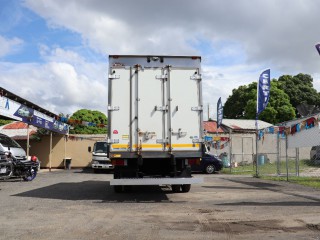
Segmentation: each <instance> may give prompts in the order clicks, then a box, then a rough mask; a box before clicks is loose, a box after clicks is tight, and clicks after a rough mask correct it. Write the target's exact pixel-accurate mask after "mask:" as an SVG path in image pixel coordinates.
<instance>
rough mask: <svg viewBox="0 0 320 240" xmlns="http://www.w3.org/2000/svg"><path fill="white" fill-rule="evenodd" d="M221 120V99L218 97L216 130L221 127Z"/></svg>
mask: <svg viewBox="0 0 320 240" xmlns="http://www.w3.org/2000/svg"><path fill="white" fill-rule="evenodd" d="M222 119H223V106H222V102H221V97H220V98H219V100H218V103H217V129H218V128H219V127H220V126H221V123H222Z"/></svg>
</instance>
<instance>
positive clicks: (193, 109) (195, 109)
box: [191, 106, 203, 111]
mask: <svg viewBox="0 0 320 240" xmlns="http://www.w3.org/2000/svg"><path fill="white" fill-rule="evenodd" d="M202 110H203V107H202V106H197V107H191V111H202Z"/></svg>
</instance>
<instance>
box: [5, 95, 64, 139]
mask: <svg viewBox="0 0 320 240" xmlns="http://www.w3.org/2000/svg"><path fill="white" fill-rule="evenodd" d="M0 115H1V116H5V117H8V118H11V119H14V120H18V121H21V122H24V123H28V124H30V125H33V126H36V127H41V128H44V129H47V130H50V131H53V132H57V133H60V134H67V133H68V124H66V123H62V122H60V121H57V120H56V119H54V118H52V117H49V116H47V115H45V114H43V113H41V112H39V111H36V110H34V109H32V108H29V107H27V106H25V105H23V104H21V103H18V102H15V101H13V100H11V99H8V98H6V97H0Z"/></svg>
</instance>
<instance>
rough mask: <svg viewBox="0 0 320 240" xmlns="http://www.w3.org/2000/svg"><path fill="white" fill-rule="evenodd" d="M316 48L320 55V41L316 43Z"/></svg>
mask: <svg viewBox="0 0 320 240" xmlns="http://www.w3.org/2000/svg"><path fill="white" fill-rule="evenodd" d="M316 49H317V51H318V53H319V55H320V43H318V44H316Z"/></svg>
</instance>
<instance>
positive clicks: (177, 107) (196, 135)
mask: <svg viewBox="0 0 320 240" xmlns="http://www.w3.org/2000/svg"><path fill="white" fill-rule="evenodd" d="M168 81H169V86H168V87H169V90H168V94H169V96H168V98H169V103H170V116H169V118H170V119H169V126H171V129H169V131H171V148H172V150H173V151H189V150H199V148H200V144H199V139H201V134H200V131H201V129H202V128H201V111H202V106H201V100H200V99H201V96H200V95H201V85H200V75H199V69H197V68H195V69H179V68H171V69H170V71H169V79H168ZM169 134H170V133H169Z"/></svg>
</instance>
